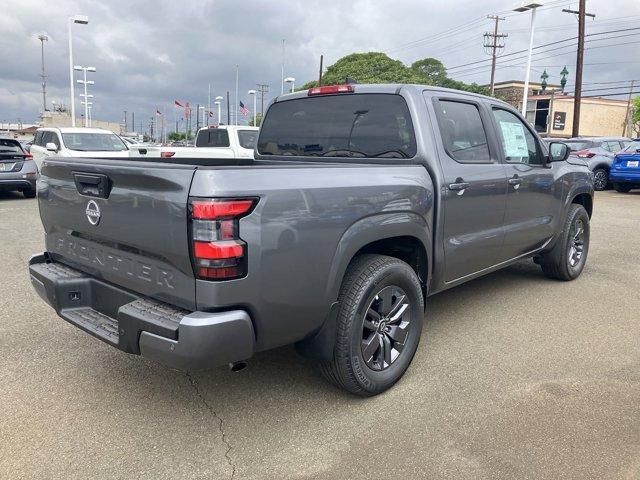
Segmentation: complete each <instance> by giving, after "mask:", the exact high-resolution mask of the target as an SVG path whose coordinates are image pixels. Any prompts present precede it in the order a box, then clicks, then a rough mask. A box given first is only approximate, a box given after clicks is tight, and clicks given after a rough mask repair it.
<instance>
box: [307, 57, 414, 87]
mask: <svg viewBox="0 0 640 480" xmlns="http://www.w3.org/2000/svg"><path fill="white" fill-rule="evenodd" d="M347 77H349V78H352V79H354V80H355V81H357V82H358V83H420V82H421V81H422V77H421V76H420V75H418V74H417V73H416V72H414V71H413V70H411V69H410V68H407V66H406V65H405V64H404V63H402V62H401V61H400V60H393V59H391V58H389V57H388V56H387V55H385V54H384V53H381V52H368V53H352V54H351V55H347V56H346V57H342V58H341V59H340V60H338V61H337V62H336V63H334V64H333V65H331V66H330V67H328V68H327V71H326V72H325V74H324V75H323V76H322V83H323V84H324V85H338V84H341V83H345V81H346V79H347ZM317 84H318V82H316V81H313V82H309V83H306V84H305V85H303V87H302V88H303V89H307V88H311V87H315V86H317Z"/></svg>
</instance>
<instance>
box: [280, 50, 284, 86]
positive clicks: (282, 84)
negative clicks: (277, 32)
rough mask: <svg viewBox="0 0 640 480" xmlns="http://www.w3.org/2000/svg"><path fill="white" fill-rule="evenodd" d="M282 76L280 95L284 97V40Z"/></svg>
mask: <svg viewBox="0 0 640 480" xmlns="http://www.w3.org/2000/svg"><path fill="white" fill-rule="evenodd" d="M281 67H282V68H281V72H282V76H281V77H280V95H284V39H282V65H281Z"/></svg>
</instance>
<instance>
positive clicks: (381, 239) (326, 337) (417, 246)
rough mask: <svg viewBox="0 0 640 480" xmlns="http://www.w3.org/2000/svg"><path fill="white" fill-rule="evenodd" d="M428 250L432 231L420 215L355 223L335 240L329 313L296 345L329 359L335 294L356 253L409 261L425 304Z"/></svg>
mask: <svg viewBox="0 0 640 480" xmlns="http://www.w3.org/2000/svg"><path fill="white" fill-rule="evenodd" d="M430 252H431V230H430V228H429V225H428V223H427V221H426V220H425V219H424V217H422V216H421V215H418V214H416V213H413V212H402V213H383V214H378V215H373V216H370V217H366V218H363V219H361V220H359V221H357V222H355V223H354V224H353V225H352V226H351V227H349V228H348V229H347V231H345V233H344V234H343V236H342V238H341V239H340V241H339V242H338V246H337V248H336V253H335V255H334V259H333V263H332V265H331V269H330V272H329V275H328V279H327V285H326V295H327V298H329V299H330V301H331V302H332V304H331V308H330V309H329V314H328V315H327V318H326V319H325V321H324V323H323V324H322V326H321V327H320V329H319V330H318V331H317V332H315V333H314V334H313V335H312V336H310V337H309V338H307V339H305V340H303V341H301V342H298V343H297V344H296V348H297V350H298V352H299V353H301V354H302V355H304V356H306V357H310V358H314V359H319V360H324V361H330V360H331V358H332V355H333V347H334V343H335V329H336V318H337V314H338V309H339V306H340V305H339V302H338V301H337V300H338V293H339V291H340V286H341V285H342V281H343V279H344V276H345V274H346V272H347V269H348V268H349V265H350V264H351V263H352V262H353V260H354V259H355V258H356V257H357V256H358V255H361V254H364V253H368V254H378V255H388V256H391V257H395V258H398V259H400V260H402V261H404V262H406V263H408V264H409V265H410V266H411V268H413V270H414V271H415V272H416V275H417V276H418V279H419V280H420V284H421V287H422V291H423V296H424V299H425V304H426V295H427V292H428V289H429V280H430V278H431V273H430V272H431V266H432V263H431V254H430Z"/></svg>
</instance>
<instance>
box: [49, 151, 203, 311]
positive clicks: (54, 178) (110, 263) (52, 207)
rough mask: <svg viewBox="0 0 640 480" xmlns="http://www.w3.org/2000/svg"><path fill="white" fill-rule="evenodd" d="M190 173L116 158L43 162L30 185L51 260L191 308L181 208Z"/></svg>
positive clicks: (184, 215) (190, 280)
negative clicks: (35, 193) (35, 192)
mask: <svg viewBox="0 0 640 480" xmlns="http://www.w3.org/2000/svg"><path fill="white" fill-rule="evenodd" d="M195 169H196V167H195V166H194V165H174V164H162V163H151V162H135V163H134V162H131V161H122V160H97V159H70V158H64V159H62V158H59V159H52V160H47V161H46V162H45V163H44V166H43V168H42V172H41V179H40V181H39V185H38V192H39V194H38V203H39V207H40V217H41V219H42V223H43V226H44V230H45V240H46V248H47V251H49V252H50V253H51V256H52V257H53V258H54V260H56V261H59V262H62V263H65V264H68V265H69V266H72V267H74V268H76V269H78V270H81V271H83V272H85V273H88V274H90V275H93V276H95V277H97V278H99V279H102V280H105V281H107V282H111V283H113V284H116V285H119V286H121V287H124V288H125V289H128V290H131V291H133V292H136V293H139V294H141V295H145V296H148V297H152V298H155V299H157V300H161V301H165V302H168V303H171V304H173V305H176V306H179V307H182V308H186V309H190V310H193V309H195V280H194V275H193V269H192V266H191V261H190V257H189V241H188V234H187V202H188V196H189V188H190V185H191V180H192V178H193V174H194V171H195Z"/></svg>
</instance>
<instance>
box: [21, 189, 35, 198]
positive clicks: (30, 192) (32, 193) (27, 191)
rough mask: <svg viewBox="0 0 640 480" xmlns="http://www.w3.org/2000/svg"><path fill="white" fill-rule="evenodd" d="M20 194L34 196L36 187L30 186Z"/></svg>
mask: <svg viewBox="0 0 640 480" xmlns="http://www.w3.org/2000/svg"><path fill="white" fill-rule="evenodd" d="M22 195H24V198H36V189H35V188H30V189H28V190H23V191H22Z"/></svg>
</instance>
